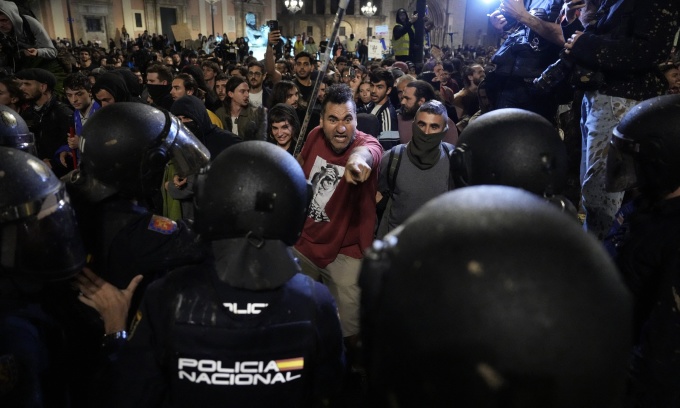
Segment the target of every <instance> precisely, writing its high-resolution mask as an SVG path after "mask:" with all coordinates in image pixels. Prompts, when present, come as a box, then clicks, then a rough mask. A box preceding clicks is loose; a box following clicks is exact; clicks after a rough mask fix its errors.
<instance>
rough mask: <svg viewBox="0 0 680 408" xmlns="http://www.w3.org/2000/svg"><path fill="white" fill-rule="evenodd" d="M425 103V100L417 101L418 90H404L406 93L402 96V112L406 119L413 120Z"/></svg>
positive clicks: (408, 88)
mask: <svg viewBox="0 0 680 408" xmlns="http://www.w3.org/2000/svg"><path fill="white" fill-rule="evenodd" d="M423 102H424V98H420V100H417V99H416V88H411V87H406V88H404V93H403V94H402V96H401V111H402V114H403V115H404V117H405V118H407V119H411V118H413V117H414V116H415V114H416V112H417V111H418V108H420V105H421V104H422V103H423Z"/></svg>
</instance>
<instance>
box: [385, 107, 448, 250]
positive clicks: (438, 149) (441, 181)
mask: <svg viewBox="0 0 680 408" xmlns="http://www.w3.org/2000/svg"><path fill="white" fill-rule="evenodd" d="M448 120H449V117H448V115H447V113H446V107H445V106H444V105H443V104H442V103H441V102H439V101H437V100H432V101H428V102H425V103H423V104H422V105H421V106H420V108H418V110H417V112H416V115H415V118H414V120H413V124H412V129H413V138H412V139H411V141H410V142H408V143H406V144H400V145H397V146H395V147H393V148H392V149H390V150H388V151H386V152H385V153H384V154H383V159H382V160H381V162H380V173H379V174H380V175H379V177H378V191H380V193H381V194H382V195H383V196H386V197H387V198H388V202H387V207H386V209H385V211H384V212H383V216H382V219H381V221H380V225H379V227H378V233H377V235H378V236H379V237H382V236H384V235H385V234H386V233H388V232H389V231H391V230H393V229H394V228H396V227H398V226H399V225H400V224H401V223H402V222H403V221H404V220H406V218H408V217H409V216H410V215H411V214H413V212H415V211H416V210H417V209H418V208H420V207H421V206H422V205H423V204H425V203H426V202H427V201H429V200H430V199H432V198H434V197H436V196H438V195H440V194H443V193H445V192H447V191H448V190H449V187H450V186H449V184H450V183H449V160H448V157H449V154H450V152H452V151H453V149H454V147H453V145H451V144H449V143H445V142H443V139H444V136H446V133H447V132H448V130H449V126H448V124H447V122H448Z"/></svg>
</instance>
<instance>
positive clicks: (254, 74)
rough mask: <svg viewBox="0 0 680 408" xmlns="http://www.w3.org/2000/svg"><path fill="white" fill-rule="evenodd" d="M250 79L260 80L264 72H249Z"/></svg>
mask: <svg viewBox="0 0 680 408" xmlns="http://www.w3.org/2000/svg"><path fill="white" fill-rule="evenodd" d="M248 76H249V77H255V78H259V77H261V76H262V72H248Z"/></svg>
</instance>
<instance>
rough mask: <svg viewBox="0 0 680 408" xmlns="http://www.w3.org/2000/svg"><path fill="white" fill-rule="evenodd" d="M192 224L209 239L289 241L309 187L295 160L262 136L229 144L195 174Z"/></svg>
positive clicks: (303, 215) (295, 233)
mask: <svg viewBox="0 0 680 408" xmlns="http://www.w3.org/2000/svg"><path fill="white" fill-rule="evenodd" d="M199 177H200V180H199V182H198V183H197V185H198V187H197V190H198V191H197V192H196V198H195V204H196V221H195V230H196V232H198V233H200V234H201V235H202V236H203V237H205V238H207V239H209V240H217V239H225V238H241V237H246V236H247V237H248V238H251V239H254V240H264V239H268V240H280V241H283V242H285V243H286V244H287V245H293V244H295V242H296V241H297V240H298V238H299V237H300V233H301V231H302V226H303V225H304V222H305V219H306V217H307V207H308V204H309V197H310V194H309V188H308V186H307V182H306V180H305V176H304V173H303V171H302V168H301V167H300V165H299V164H298V162H297V161H296V160H295V159H294V158H293V156H291V155H290V154H288V153H287V152H286V151H285V150H283V149H281V148H280V147H278V146H276V145H274V144H272V143H268V142H263V141H248V142H243V143H239V144H237V145H235V146H232V147H230V148H228V149H226V150H225V151H223V152H222V153H220V154H219V155H218V156H217V158H215V160H214V161H213V162H212V163H211V164H210V170H208V172H207V174H205V175H201V176H199Z"/></svg>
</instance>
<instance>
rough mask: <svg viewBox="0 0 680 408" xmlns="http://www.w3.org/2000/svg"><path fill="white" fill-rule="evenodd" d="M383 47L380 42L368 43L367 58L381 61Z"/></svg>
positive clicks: (372, 41)
mask: <svg viewBox="0 0 680 408" xmlns="http://www.w3.org/2000/svg"><path fill="white" fill-rule="evenodd" d="M382 53H383V46H382V43H381V42H380V40H371V41H369V42H368V58H369V59H382V57H383V55H382Z"/></svg>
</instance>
